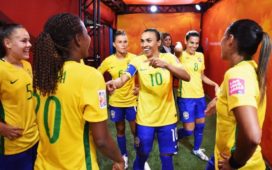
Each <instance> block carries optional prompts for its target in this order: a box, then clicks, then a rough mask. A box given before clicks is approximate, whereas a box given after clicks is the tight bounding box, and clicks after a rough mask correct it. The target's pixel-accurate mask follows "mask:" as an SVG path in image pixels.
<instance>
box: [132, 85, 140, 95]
mask: <svg viewBox="0 0 272 170" xmlns="http://www.w3.org/2000/svg"><path fill="white" fill-rule="evenodd" d="M139 90H140V88H139V87H138V86H135V87H134V88H133V95H134V96H138V95H139Z"/></svg>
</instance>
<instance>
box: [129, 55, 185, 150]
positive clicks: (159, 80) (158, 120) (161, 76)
mask: <svg viewBox="0 0 272 170" xmlns="http://www.w3.org/2000/svg"><path fill="white" fill-rule="evenodd" d="M159 58H160V59H162V60H164V61H166V62H168V63H170V64H172V65H174V66H180V67H181V64H180V63H179V61H178V60H177V59H176V57H175V56H173V55H172V54H169V53H164V54H163V53H160V55H159ZM136 73H137V74H138V78H139V85H140V91H139V98H138V112H137V115H136V123H137V127H136V131H137V137H138V138H139V140H140V143H141V144H140V150H141V151H142V152H143V153H149V152H150V151H151V149H152V145H153V140H154V136H155V133H157V134H158V141H159V147H160V151H161V152H162V153H176V152H177V140H176V122H177V112H176V108H175V101H174V96H173V92H172V81H173V75H172V74H171V73H170V71H168V70H167V69H165V68H153V67H152V66H150V65H149V62H147V57H146V56H145V55H141V56H138V57H136V58H134V59H132V60H131V62H130V63H129V66H128V69H127V71H126V74H127V75H128V76H130V77H133V76H134V75H135V74H136ZM167 126H168V127H167Z"/></svg>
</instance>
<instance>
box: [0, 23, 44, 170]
mask: <svg viewBox="0 0 272 170" xmlns="http://www.w3.org/2000/svg"><path fill="white" fill-rule="evenodd" d="M30 48H31V43H30V37H29V34H28V32H27V30H26V29H25V28H24V27H23V26H22V25H18V24H3V25H0V59H1V60H0V75H1V76H0V169H22V170H32V169H33V167H34V162H35V159H36V154H37V142H38V140H39V134H38V125H37V123H36V115H35V106H34V103H33V98H32V68H31V65H30V63H29V62H27V61H26V60H27V59H29V51H30Z"/></svg>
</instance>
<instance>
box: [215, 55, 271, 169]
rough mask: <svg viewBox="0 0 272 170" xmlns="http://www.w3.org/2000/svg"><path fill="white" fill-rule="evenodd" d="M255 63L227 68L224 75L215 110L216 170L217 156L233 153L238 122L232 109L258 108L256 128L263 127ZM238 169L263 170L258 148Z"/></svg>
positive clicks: (241, 63) (263, 116) (263, 107)
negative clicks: (241, 107) (257, 124)
mask: <svg viewBox="0 0 272 170" xmlns="http://www.w3.org/2000/svg"><path fill="white" fill-rule="evenodd" d="M256 69H257V64H256V63H255V61H253V60H251V61H242V62H240V63H238V64H237V65H235V66H234V67H232V68H230V69H229V70H228V71H227V72H226V73H225V76H224V81H223V83H222V84H221V87H220V89H221V90H220V92H219V93H218V95H217V97H218V99H217V102H216V110H217V116H216V118H217V126H216V142H215V150H214V155H215V168H216V169H218V160H221V159H222V158H221V157H220V153H225V154H227V155H229V156H230V155H231V152H233V151H235V143H236V138H235V134H236V127H237V122H236V119H235V116H234V113H233V111H232V110H233V109H234V108H236V107H239V106H253V107H255V108H256V109H257V113H258V114H257V115H258V121H259V125H260V127H261V128H262V125H263V122H264V118H265V110H266V99H264V101H263V102H262V103H260V102H259V101H260V92H259V85H258V79H257V75H256ZM240 169H241V170H251V169H260V170H264V169H265V163H264V161H263V158H262V153H261V147H260V146H258V147H257V149H256V151H255V152H254V154H253V155H252V157H251V158H250V159H249V160H248V161H247V163H246V165H245V166H243V167H242V168H240Z"/></svg>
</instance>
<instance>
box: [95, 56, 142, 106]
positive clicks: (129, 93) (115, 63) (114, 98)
mask: <svg viewBox="0 0 272 170" xmlns="http://www.w3.org/2000/svg"><path fill="white" fill-rule="evenodd" d="M134 57H135V55H134V54H131V53H128V54H127V55H126V57H125V58H124V59H119V58H117V57H116V55H115V54H113V55H111V56H109V57H107V58H106V59H105V60H104V61H103V62H102V63H101V65H100V66H99V68H98V70H99V71H100V72H101V73H102V74H104V73H105V72H106V71H107V72H109V73H110V75H111V77H112V79H116V78H118V77H120V76H121V75H122V74H123V72H124V71H126V69H127V66H128V63H129V62H130V60H131V59H132V58H134ZM134 86H135V80H134V78H132V79H130V80H129V81H128V82H127V83H126V84H125V85H124V86H123V87H121V88H120V89H116V90H115V91H114V93H113V94H111V95H110V97H109V104H110V105H111V106H115V107H131V106H136V105H137V103H136V99H137V96H135V95H134V94H133V88H134Z"/></svg>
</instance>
